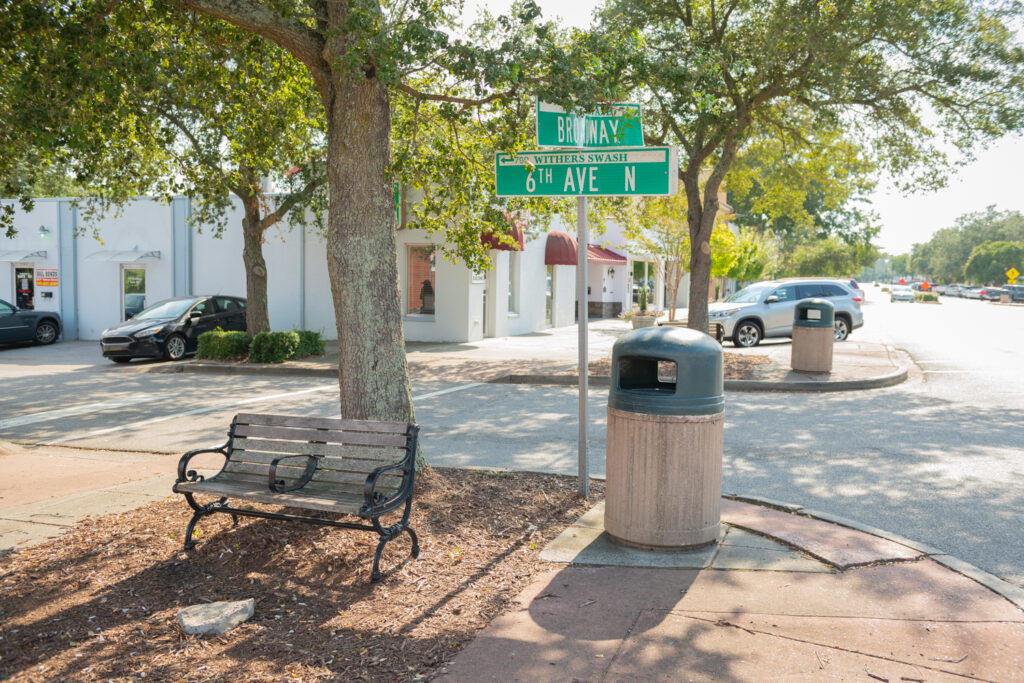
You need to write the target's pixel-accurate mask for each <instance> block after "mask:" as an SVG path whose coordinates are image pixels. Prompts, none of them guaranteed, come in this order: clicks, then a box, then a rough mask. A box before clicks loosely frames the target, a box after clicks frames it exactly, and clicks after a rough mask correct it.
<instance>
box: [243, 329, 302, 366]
mask: <svg viewBox="0 0 1024 683" xmlns="http://www.w3.org/2000/svg"><path fill="white" fill-rule="evenodd" d="M297 348H299V335H298V333H296V332H260V333H259V334H257V335H256V336H255V337H253V338H252V344H250V345H249V362H250V363H283V362H284V361H286V360H288V359H289V358H291V357H292V356H294V355H295V349H297Z"/></svg>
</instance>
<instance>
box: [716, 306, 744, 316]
mask: <svg viewBox="0 0 1024 683" xmlns="http://www.w3.org/2000/svg"><path fill="white" fill-rule="evenodd" d="M739 310H740V309H738V308H734V309H732V310H730V311H715V312H714V313H712V314H711V317H712V318H728V317H729V316H730V315H733V314H734V313H739Z"/></svg>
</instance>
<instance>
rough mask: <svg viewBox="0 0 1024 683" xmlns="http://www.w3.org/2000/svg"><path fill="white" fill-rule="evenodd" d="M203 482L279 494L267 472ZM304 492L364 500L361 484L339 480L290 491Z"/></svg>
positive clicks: (223, 474)
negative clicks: (271, 488) (268, 481)
mask: <svg viewBox="0 0 1024 683" xmlns="http://www.w3.org/2000/svg"><path fill="white" fill-rule="evenodd" d="M203 483H207V484H217V485H218V486H219V485H221V484H232V485H233V484H239V485H242V486H243V487H244V488H245V490H253V491H256V492H258V493H261V494H262V493H264V492H265V493H273V494H274V495H280V494H278V493H277V492H274V491H271V490H270V487H269V485H268V484H267V473H266V472H264V473H262V474H250V473H246V472H221V473H219V474H218V475H217V476H215V477H210V478H208V479H205V480H204V482H203ZM394 490H395V489H389V488H385V489H383V492H384V493H385V494H387V493H391V492H393V491H394ZM300 492H304V493H306V494H311V495H315V496H316V497H318V498H328V499H333V498H336V497H340V498H341V499H344V500H347V499H348V498H351V497H352V496H355V497H357V498H359V499H360V500H364V496H363V484H362V483H361V482H360V483H358V484H348V483H340V482H326V481H322V482H317V481H311V482H309V483H308V484H306V485H305V486H303V487H302V488H301V489H296V490H295V491H292V492H291V493H300Z"/></svg>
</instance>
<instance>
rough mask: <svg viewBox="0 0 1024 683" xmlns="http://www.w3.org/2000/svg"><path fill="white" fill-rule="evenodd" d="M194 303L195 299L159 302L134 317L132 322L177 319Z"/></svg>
mask: <svg viewBox="0 0 1024 683" xmlns="http://www.w3.org/2000/svg"><path fill="white" fill-rule="evenodd" d="M195 302H196V300H195V299H171V300H170V301H161V302H160V303H156V304H153V305H152V306H150V307H149V308H147V309H146V310H144V311H142V312H141V313H139V314H138V315H136V316H135V317H134V318H133V320H164V319H167V318H177V317H178V316H180V315H181V314H182V313H184V312H185V311H187V310H188V309H189V307H190V306H192V304H194V303H195Z"/></svg>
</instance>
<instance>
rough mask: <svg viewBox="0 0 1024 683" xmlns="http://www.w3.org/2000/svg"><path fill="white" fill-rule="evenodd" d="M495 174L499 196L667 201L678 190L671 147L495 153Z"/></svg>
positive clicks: (675, 155) (677, 166) (676, 173)
mask: <svg viewBox="0 0 1024 683" xmlns="http://www.w3.org/2000/svg"><path fill="white" fill-rule="evenodd" d="M494 171H495V179H496V183H495V184H496V186H497V194H498V196H499V197H639V196H661V197H665V196H670V195H674V194H676V192H678V190H679V160H678V157H677V153H676V149H675V148H674V147H639V148H634V149H620V150H608V151H596V150H594V151H590V150H581V151H576V150H560V151H551V152H546V151H545V152H521V153H519V154H517V155H515V156H514V157H513V156H511V155H509V154H505V153H504V152H499V153H498V154H496V155H495V158H494Z"/></svg>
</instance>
